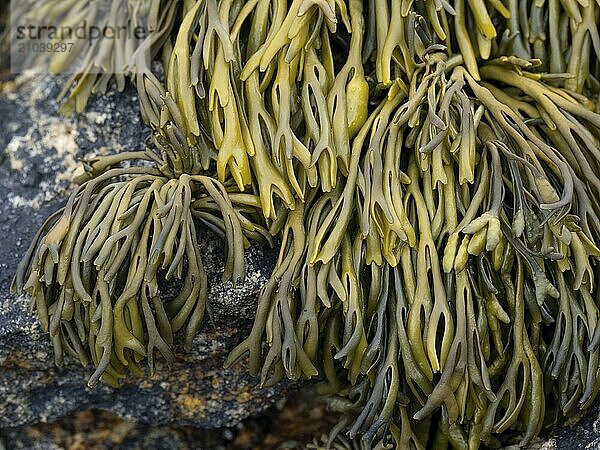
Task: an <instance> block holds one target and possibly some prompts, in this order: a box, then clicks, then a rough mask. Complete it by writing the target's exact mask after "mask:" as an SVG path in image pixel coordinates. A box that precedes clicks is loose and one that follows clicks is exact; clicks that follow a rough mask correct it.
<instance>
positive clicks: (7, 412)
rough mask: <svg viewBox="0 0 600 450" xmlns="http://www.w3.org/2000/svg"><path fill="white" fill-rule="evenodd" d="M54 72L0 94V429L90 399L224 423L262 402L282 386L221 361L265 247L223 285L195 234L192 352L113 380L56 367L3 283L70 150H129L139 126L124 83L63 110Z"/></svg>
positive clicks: (67, 165)
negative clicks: (240, 280)
mask: <svg viewBox="0 0 600 450" xmlns="http://www.w3.org/2000/svg"><path fill="white" fill-rule="evenodd" d="M61 81H62V80H57V79H54V78H51V77H49V76H47V75H46V76H44V75H35V76H29V77H27V76H21V77H20V78H19V79H18V80H17V87H16V89H15V90H14V91H13V92H8V93H6V92H5V93H4V94H3V95H2V97H1V98H0V123H2V127H1V128H0V152H1V153H0V155H1V156H0V233H1V234H0V236H1V239H2V245H1V246H0V428H3V427H16V426H20V425H24V424H28V423H35V422H40V421H41V422H47V421H52V420H54V419H57V418H59V417H62V416H64V415H67V414H69V413H71V412H72V411H75V410H81V409H90V408H95V409H103V410H108V411H111V412H113V413H114V414H117V415H119V416H121V417H124V418H127V419H131V420H132V421H137V422H143V423H152V424H159V423H177V424H189V425H194V426H198V427H223V426H232V425H234V424H236V423H238V422H239V421H240V420H242V419H244V418H245V417H247V416H249V415H251V414H256V413H258V412H260V411H262V410H264V409H265V408H267V407H268V406H269V405H271V404H272V403H273V402H274V401H275V400H277V399H280V398H281V397H282V396H283V395H284V392H285V390H286V385H285V384H281V385H280V386H278V387H276V388H273V389H265V390H260V389H258V387H257V386H256V385H257V380H256V379H254V378H252V377H250V376H248V375H247V374H246V368H245V367H244V366H243V365H238V366H236V367H234V368H233V369H231V370H224V369H223V368H222V366H223V361H224V359H225V358H226V356H227V354H228V352H229V351H230V350H231V349H232V348H233V347H234V346H235V345H236V344H237V343H239V342H240V341H241V339H242V338H243V336H245V335H247V333H248V332H249V329H250V327H251V325H252V318H253V315H254V310H255V306H256V292H257V290H258V289H259V288H260V287H261V286H262V285H263V284H264V283H265V281H266V277H267V276H268V274H269V273H270V271H271V266H272V264H273V261H274V254H273V251H272V250H269V249H260V248H253V249H251V250H250V251H249V252H248V254H247V279H246V282H245V283H244V284H242V285H241V286H237V287H235V288H234V287H233V286H230V285H224V284H223V283H222V281H221V279H220V278H221V274H222V269H223V259H222V256H221V255H222V248H221V247H220V244H219V242H218V241H217V240H215V239H214V238H211V237H209V236H205V237H204V238H203V239H202V243H201V246H202V255H203V257H204V263H205V265H206V269H207V272H208V275H209V281H210V292H209V296H210V301H211V306H212V314H211V317H208V316H207V318H206V319H205V321H204V324H203V328H202V331H201V332H200V333H199V335H198V336H197V337H196V340H195V341H194V348H193V350H192V351H191V352H189V353H186V352H184V350H183V349H181V348H178V349H176V354H177V361H176V363H175V364H174V366H173V367H172V368H171V370H169V368H167V367H166V366H164V365H161V363H159V366H158V367H157V375H156V376H154V377H152V378H150V377H149V376H145V377H143V378H139V379H129V380H127V381H126V382H125V384H124V386H123V387H122V388H121V389H118V390H115V389H112V388H109V387H106V386H98V387H97V388H95V389H93V390H90V389H88V388H86V387H85V386H86V380H87V379H88V377H89V376H90V375H91V373H92V367H82V366H81V365H80V364H79V363H78V362H76V361H73V360H71V359H69V358H67V359H66V361H65V367H62V368H57V367H55V365H54V358H53V351H52V346H51V344H50V340H49V338H48V336H47V335H45V334H44V333H43V332H42V331H41V330H40V328H39V326H38V324H37V322H36V319H35V318H34V317H33V316H32V315H30V314H29V313H28V299H27V298H26V297H25V296H21V297H17V296H14V295H11V294H10V293H9V286H10V282H11V278H12V276H13V274H14V271H15V268H16V266H17V264H18V261H19V258H20V257H21V256H22V254H23V253H24V252H25V250H26V248H27V246H28V245H29V243H30V241H31V239H32V237H33V235H34V233H35V232H36V230H37V228H38V227H39V226H40V225H41V224H42V222H43V220H44V219H45V218H46V217H47V216H48V215H49V214H50V213H51V212H52V211H54V210H56V209H57V208H58V207H60V206H61V205H62V204H63V203H64V201H65V199H66V196H67V195H68V194H69V192H70V190H71V188H72V186H70V180H71V179H72V176H73V174H74V173H75V172H76V171H78V170H80V166H81V164H80V163H79V161H80V159H81V157H82V156H84V155H93V154H99V153H112V152H117V151H122V150H139V149H140V146H141V145H142V143H143V142H144V140H145V139H146V138H147V136H148V134H149V131H148V129H147V128H146V127H145V126H144V125H143V123H141V121H140V119H139V117H140V115H139V110H138V107H137V97H136V94H135V90H133V89H131V88H129V89H127V90H126V91H125V92H123V93H119V92H111V93H109V94H107V95H104V96H101V97H97V98H94V99H93V100H92V101H91V103H90V105H89V106H88V112H87V113H86V114H85V115H81V116H74V117H64V116H63V115H61V114H60V113H59V112H58V110H57V104H56V102H55V100H54V99H55V98H56V96H57V95H58V93H59V91H60V88H61ZM263 251H264V252H265V254H263Z"/></svg>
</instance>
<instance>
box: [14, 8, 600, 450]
mask: <svg viewBox="0 0 600 450" xmlns="http://www.w3.org/2000/svg"><path fill="white" fill-rule="evenodd" d="M33 3H36V2H35V1H34V2H33ZM42 3H44V4H48V5H50V6H49V8H50V10H53V7H52V5H54V9H55V10H56V14H57V15H58V16H60V14H62V15H63V16H61V17H62V18H61V20H64V21H69V20H72V17H71V15H72V14H75V12H73V11H66V10H64V9H60V8H58V7H57V6H56V5H55V4H53V3H52V2H42ZM109 3H111V2H109ZM134 3H135V2H134ZM112 4H113V5H120V2H118V1H117V0H112ZM124 7H125V8H126V12H127V14H130V15H131V16H132V17H135V18H136V20H142V18H144V17H145V18H146V19H147V20H149V22H148V23H150V24H151V26H150V29H151V30H152V32H151V33H150V34H149V36H148V37H147V38H146V40H145V41H144V42H142V43H141V44H140V45H139V46H138V47H137V48H136V49H135V50H134V51H132V50H131V49H123V50H122V51H120V52H116V54H119V55H123V57H122V59H121V60H120V63H121V64H124V65H126V67H127V68H128V71H127V72H126V73H127V76H128V77H129V78H130V79H131V80H133V82H134V83H135V84H136V86H137V89H138V91H139V97H140V105H141V111H142V116H143V118H144V120H145V121H146V122H147V123H148V124H149V125H150V126H151V128H152V130H153V142H152V144H151V145H150V146H149V148H148V149H146V150H144V151H140V152H131V153H124V154H119V155H114V156H110V157H102V158H99V159H98V160H95V161H90V162H88V165H87V169H88V170H87V178H86V179H85V180H82V181H83V183H82V184H81V185H80V187H79V188H78V189H77V190H76V191H75V192H74V193H73V194H72V196H71V198H70V199H69V201H68V202H67V205H66V206H65V207H64V208H63V209H62V210H60V211H58V212H57V213H56V214H54V215H53V216H51V217H50V218H49V219H48V222H47V223H46V224H45V225H44V226H43V227H42V229H41V230H40V232H39V233H38V236H37V237H36V238H35V240H34V242H33V244H32V246H31V248H30V250H29V251H28V253H27V254H26V257H25V258H24V260H23V263H22V265H21V266H20V267H19V271H18V273H17V276H16V278H15V286H16V288H17V289H18V290H21V289H25V290H26V291H28V292H29V293H30V294H32V298H33V300H32V305H33V307H34V309H35V310H36V312H37V314H38V316H39V318H40V321H41V323H42V326H43V327H44V329H46V330H48V331H49V333H50V335H51V336H52V338H53V341H54V345H55V348H56V355H57V358H58V360H59V362H60V358H62V354H63V352H64V351H66V352H68V353H71V354H74V355H76V356H77V357H78V358H79V359H81V361H82V362H83V363H84V364H85V363H87V360H88V359H91V360H92V361H93V363H94V365H95V367H96V372H95V373H94V375H93V376H92V378H91V379H90V384H94V383H95V382H96V381H98V379H100V380H102V381H105V382H109V383H115V384H116V383H118V379H119V378H121V377H123V376H125V369H129V370H130V371H132V372H133V373H137V372H139V371H140V366H139V363H140V362H141V360H142V359H143V358H144V357H147V358H148V360H149V365H150V367H151V368H152V366H153V364H152V354H153V350H154V349H158V350H159V352H160V353H161V354H162V355H163V356H164V357H165V358H166V359H167V360H168V361H169V360H172V358H173V354H172V350H171V347H172V343H173V339H174V336H175V334H177V333H178V332H180V331H182V332H183V333H184V335H185V340H186V343H187V344H188V345H190V344H191V340H192V339H193V336H194V335H195V333H196V332H197V330H198V328H199V326H200V323H201V320H202V317H203V315H204V310H205V308H206V276H205V275H204V271H203V269H202V262H201V258H200V256H199V254H198V250H197V246H196V242H197V234H196V233H197V232H196V227H197V226H203V227H205V228H207V229H211V230H214V231H216V232H217V233H218V234H220V235H221V236H223V237H224V238H225V240H226V243H227V245H226V249H227V253H228V255H227V256H228V258H227V264H226V267H225V270H224V273H225V278H226V279H232V280H233V281H237V280H239V279H242V278H243V249H244V248H245V246H247V245H249V244H250V242H251V241H266V242H268V241H271V240H272V238H274V237H276V238H279V239H280V241H281V248H280V253H279V258H278V261H277V264H276V267H275V269H274V271H273V274H272V276H271V279H270V280H269V282H268V283H267V284H266V286H265V287H264V288H263V290H262V291H261V293H260V296H259V299H258V309H257V312H256V318H255V322H254V326H253V328H252V330H251V332H250V334H249V336H248V337H247V338H246V339H245V340H244V341H243V342H242V343H241V344H240V345H239V346H238V347H237V348H236V349H234V350H233V351H232V353H231V355H230V357H229V359H228V361H227V363H226V364H227V365H228V366H230V365H232V364H234V363H235V362H236V361H238V360H240V359H242V358H244V357H246V356H247V357H248V360H249V370H250V372H251V373H253V374H257V375H260V378H261V383H262V385H270V384H273V383H276V382H278V381H279V380H281V379H282V378H284V377H287V378H289V379H293V380H299V379H311V378H316V379H318V380H319V381H320V384H321V386H320V387H321V390H322V392H323V393H324V394H326V395H328V396H330V399H331V405H332V407H333V408H335V409H336V410H338V411H340V412H341V413H342V414H343V419H342V421H341V422H340V423H339V425H338V426H337V427H336V428H335V429H334V430H332V433H331V435H330V436H329V438H328V439H327V440H326V442H325V444H324V445H325V446H329V445H332V446H335V445H338V446H340V448H345V446H347V445H353V444H351V442H352V441H353V440H355V439H360V442H361V443H360V444H359V447H360V448H369V447H371V446H374V447H379V448H382V447H385V446H387V445H393V446H395V447H396V448H414V449H420V448H445V447H452V448H470V449H472V448H478V447H479V446H482V445H485V446H490V447H495V446H499V445H500V444H501V443H502V442H503V441H504V440H506V438H507V436H511V435H515V434H517V435H518V436H520V437H519V439H520V442H521V443H522V444H526V443H528V442H530V441H531V440H532V439H533V438H534V437H535V436H536V435H538V434H539V432H540V431H541V429H542V428H543V427H544V426H546V425H550V424H552V423H556V422H557V421H559V420H560V419H561V418H562V417H564V416H567V415H569V414H572V413H573V412H574V411H575V410H577V409H585V408H587V407H589V406H590V405H591V403H592V402H593V401H594V400H595V399H596V397H597V394H598V391H599V390H600V377H599V376H598V375H599V369H600V362H599V357H600V326H599V325H598V320H599V319H600V309H599V308H600V303H599V302H598V300H597V298H596V297H597V295H596V294H595V290H596V289H597V280H596V278H595V277H596V275H599V274H598V259H599V258H600V250H599V249H598V247H597V242H598V240H599V237H600V228H599V227H600V225H599V223H600V222H599V217H598V215H599V214H600V204H599V201H598V198H599V195H600V179H599V178H598V173H599V170H598V169H599V168H600V153H599V151H598V149H599V148H600V145H599V144H600V141H599V140H600V115H599V114H598V112H599V111H600V109H599V106H598V104H599V103H598V101H599V94H600V84H599V82H598V78H599V75H600V65H599V64H598V55H600V37H599V36H598V22H599V15H600V14H599V13H600V11H599V8H600V6H599V5H598V4H597V2H593V1H589V2H576V1H574V0H565V1H558V0H555V1H546V2H517V1H516V0H505V1H501V0H494V1H492V0H489V1H487V0H486V1H484V0H469V1H465V0H453V1H444V0H414V1H400V0H369V1H365V2H363V1H358V0H347V1H345V0H325V1H312V0H292V1H290V2H288V1H283V0H252V1H236V0H227V1H226V0H221V1H216V0H199V1H185V2H180V1H166V0H147V1H143V0H140V1H139V2H137V3H136V6H135V7H134V6H133V5H131V4H130V3H126V4H125V6H124ZM115 8H116V6H115ZM77 14H80V12H79V11H77ZM110 17H114V16H109V18H108V19H107V20H110ZM134 22H135V21H134ZM99 45H101V44H99ZM114 45H119V44H118V43H116V44H114ZM89 51H90V53H89V55H90V58H91V56H97V55H96V54H95V53H93V50H89ZM107 54H108V53H107ZM594 55H595V56H594ZM104 57H105V58H106V57H107V56H104ZM155 58H158V59H160V60H161V61H162V66H163V68H164V80H163V79H161V77H160V76H159V75H158V74H157V73H156V72H155V71H153V67H154V66H152V65H149V64H147V63H146V61H148V60H152V59H155ZM95 64H96V65H95V66H93V67H95V68H101V69H103V70H104V73H101V74H100V75H99V74H98V73H97V71H95V70H92V69H90V70H88V71H83V72H82V73H79V74H77V75H76V76H75V78H74V85H71V84H70V85H68V86H67V87H66V90H65V95H67V96H68V99H67V100H66V104H67V105H76V107H75V109H77V110H81V109H82V108H83V106H84V105H85V103H86V101H87V98H88V97H89V95H91V93H92V92H94V91H95V90H99V89H97V87H104V86H106V83H107V82H108V81H107V80H108V79H110V72H109V70H108V69H106V67H109V65H107V64H106V61H104V60H101V61H97V62H96V63H95ZM90 67H91V66H90ZM100 72H102V70H101V71H100ZM117 81H119V80H117ZM100 90H101V89H100ZM132 161H142V162H143V164H139V163H136V164H131V162H132ZM173 275H175V276H176V277H179V278H181V279H183V280H184V282H183V284H182V288H181V291H180V293H179V294H178V295H177V297H176V298H175V299H172V300H163V299H161V298H160V296H159V290H158V288H157V286H158V282H159V280H160V279H161V278H167V279H168V278H170V277H171V276H173ZM343 434H345V435H347V437H348V438H349V439H350V441H346V437H343V436H342V435H343ZM336 442H337V443H336ZM349 442H350V443H349ZM315 445H317V446H318V445H320V444H315ZM334 448H335V447H334Z"/></svg>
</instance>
